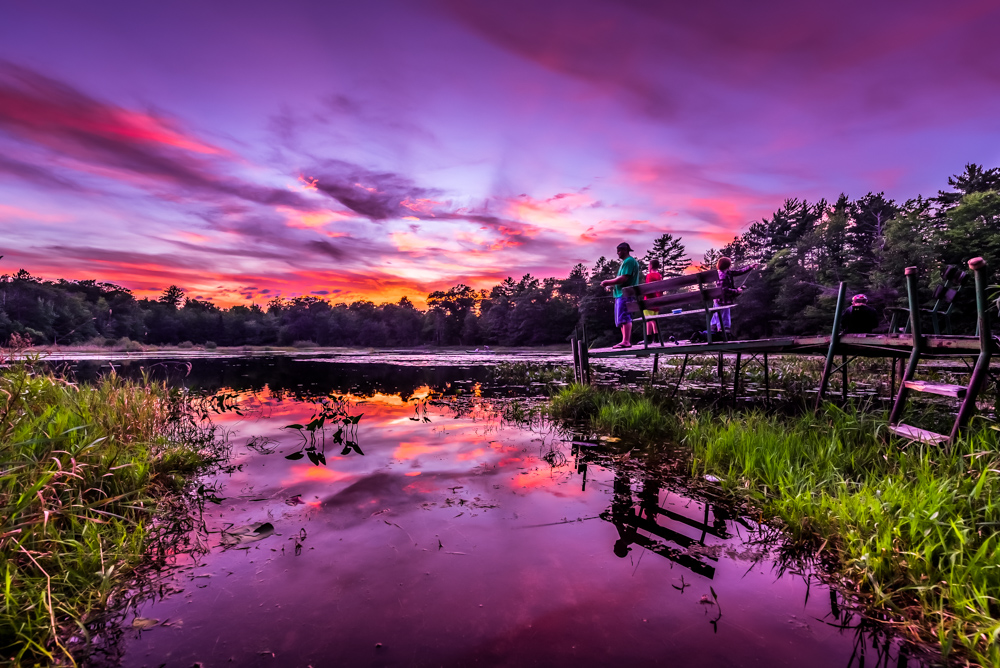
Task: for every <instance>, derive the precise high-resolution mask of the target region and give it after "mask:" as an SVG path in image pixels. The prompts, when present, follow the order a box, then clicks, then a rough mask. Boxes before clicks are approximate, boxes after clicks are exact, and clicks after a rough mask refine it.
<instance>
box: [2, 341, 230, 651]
mask: <svg viewBox="0 0 1000 668" xmlns="http://www.w3.org/2000/svg"><path fill="white" fill-rule="evenodd" d="M0 361H2V360H0ZM189 415H190V413H189V411H187V409H186V403H185V400H184V398H183V397H182V396H181V395H179V394H177V393H176V392H174V393H172V392H171V391H169V390H168V389H167V388H166V387H165V386H164V385H163V384H159V383H152V382H131V381H126V380H122V379H121V378H120V377H118V376H115V375H110V376H107V377H105V378H104V379H103V380H101V381H100V382H98V383H97V384H96V385H93V386H77V385H75V384H73V383H70V382H67V381H65V380H63V379H60V378H58V377H56V376H54V375H52V374H50V373H48V372H44V371H40V370H38V369H37V368H34V367H33V366H32V364H31V363H30V362H24V361H22V362H14V363H13V364H11V366H9V367H8V368H6V369H3V370H2V372H0V595H2V605H0V657H2V659H0V661H5V660H10V661H11V662H12V663H14V664H16V665H22V664H31V663H43V664H75V659H74V656H73V655H74V654H76V653H77V650H81V651H84V652H85V651H86V642H85V641H86V639H87V638H89V637H90V635H91V632H92V630H93V629H95V628H100V627H102V626H103V624H104V623H105V622H106V620H107V615H108V614H110V612H111V608H113V607H114V605H113V602H115V601H118V600H119V599H120V598H121V597H122V595H123V594H124V593H125V592H126V591H127V590H128V588H129V587H130V586H135V577H136V575H137V573H138V572H140V571H141V569H142V567H144V566H146V567H149V566H150V565H155V563H154V562H155V561H156V560H157V559H160V560H161V561H162V560H165V559H166V558H167V554H168V553H169V545H166V544H165V543H164V541H166V540H168V537H169V535H170V534H171V526H172V525H171V522H170V521H169V518H168V517H167V514H168V513H167V509H169V508H173V509H174V511H175V512H180V513H182V514H184V515H185V516H186V512H184V508H183V504H180V505H177V504H178V503H179V502H180V499H181V495H180V494H179V492H180V486H181V485H182V484H183V479H184V478H183V475H184V474H186V473H189V472H192V471H194V470H195V469H196V468H197V467H199V466H201V465H203V464H204V463H205V462H206V460H207V459H208V458H210V457H211V456H213V452H214V451H213V448H217V447H218V444H217V443H216V441H215V439H214V438H213V432H212V430H211V429H207V430H206V429H203V428H200V427H199V426H198V424H196V422H195V421H194V420H193V419H191V418H190V417H188V416H189ZM70 638H74V639H75V640H74V642H75V645H76V646H75V648H74V647H70V646H69V644H68V639H70Z"/></svg>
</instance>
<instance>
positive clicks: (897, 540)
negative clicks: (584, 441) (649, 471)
mask: <svg viewBox="0 0 1000 668" xmlns="http://www.w3.org/2000/svg"><path fill="white" fill-rule="evenodd" d="M551 410H552V413H553V415H554V416H557V417H563V418H569V419H575V420H586V421H589V422H590V424H591V426H592V427H593V428H595V429H597V430H599V431H602V432H606V433H611V434H613V435H615V436H620V437H624V438H626V439H636V440H637V441H639V442H645V443H648V442H650V441H651V440H652V441H655V440H657V439H659V440H661V441H663V440H670V441H674V442H680V443H684V444H686V445H688V446H689V447H690V452H691V468H692V472H693V473H694V474H695V475H703V474H705V473H712V474H714V475H715V476H718V477H720V478H721V479H722V480H723V485H724V486H725V487H727V488H728V489H729V490H730V491H731V492H732V493H733V494H736V495H740V496H743V497H749V498H750V499H751V500H752V502H753V503H754V504H755V505H756V507H758V508H759V509H760V510H761V511H762V512H763V513H764V514H765V515H766V516H775V517H777V518H780V520H781V521H783V522H784V523H785V525H786V526H787V528H788V530H789V532H790V534H791V536H792V537H793V538H794V539H796V540H800V541H806V542H812V543H813V544H815V545H816V547H817V549H818V550H822V551H823V552H824V553H825V554H827V555H831V556H833V557H834V558H835V560H836V562H837V564H838V566H839V569H840V572H841V574H842V575H843V576H844V581H845V582H847V583H850V584H849V585H848V586H850V587H852V588H853V589H854V591H855V593H856V594H857V595H858V596H859V597H860V598H861V599H862V600H863V601H865V602H867V603H870V604H871V605H873V606H875V607H876V608H881V609H885V610H888V611H891V613H892V615H893V617H894V619H896V620H897V622H898V626H899V628H900V630H901V631H902V632H903V633H905V634H908V635H909V636H911V637H913V638H919V639H922V640H924V641H929V642H934V643H937V644H938V645H939V646H940V648H941V651H942V652H943V653H944V654H945V655H948V654H951V653H952V652H954V650H956V649H958V650H960V652H959V653H960V654H961V655H963V656H965V657H969V658H971V659H972V660H973V661H975V662H978V663H981V664H982V665H987V666H996V665H1000V647H998V637H1000V602H998V598H997V596H998V594H997V592H1000V561H998V556H997V555H998V554H1000V453H998V452H997V441H998V436H1000V433H998V432H997V431H995V430H993V429H991V428H989V427H988V426H987V425H983V424H980V426H981V428H980V429H978V430H975V429H974V430H972V431H971V432H970V434H969V435H968V436H967V437H966V438H965V439H964V440H962V441H960V442H959V443H957V444H955V445H954V446H953V447H952V448H951V449H950V450H947V449H942V448H941V447H938V446H925V445H921V444H916V443H910V444H906V443H903V442H901V441H899V440H892V441H890V440H889V439H888V438H887V434H886V432H885V428H884V420H880V419H879V416H872V415H865V414H855V413H852V412H845V411H842V410H841V409H839V408H836V407H834V406H827V407H826V408H824V409H823V410H822V411H820V412H807V413H804V414H800V415H796V416H791V417H789V416H780V415H773V414H772V415H769V414H764V413H762V412H746V413H729V412H701V413H698V412H695V411H691V410H677V408H676V407H675V406H672V405H669V404H668V403H667V402H665V401H663V400H662V399H658V398H657V397H656V396H652V395H639V394H630V393H627V392H612V391H601V390H595V389H593V388H590V387H581V386H578V385H577V386H572V387H570V388H568V389H566V390H564V391H562V392H561V393H559V394H558V395H557V396H555V397H554V398H553V401H552V405H551Z"/></svg>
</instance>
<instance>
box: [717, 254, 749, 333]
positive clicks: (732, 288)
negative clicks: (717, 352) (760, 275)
mask: <svg viewBox="0 0 1000 668" xmlns="http://www.w3.org/2000/svg"><path fill="white" fill-rule="evenodd" d="M758 266H760V265H756V264H751V265H747V266H746V267H740V268H739V269H733V268H732V267H733V261H732V260H730V259H729V258H728V257H726V256H725V255H723V256H722V257H720V258H719V261H718V262H716V263H715V268H716V269H718V270H719V278H718V279H717V280H716V281H715V285H716V287H719V288H722V289H723V290H722V297H720V298H719V299H716V300H715V305H716V306H729V305H731V304H735V303H736V298H737V297H738V296H739V295H740V293H741V292H743V288H742V287H741V288H738V289H737V287H736V283H735V282H734V281H733V278H735V277H736V276H742V275H743V274H746V273H748V272H751V271H753V270H754V269H756V268H757V267H758ZM731 310H732V309H728V308H727V309H722V310H721V311H716V312H715V315H713V316H712V331H714V332H720V331H722V330H723V329H725V330H726V331H727V332H728V331H729V330H730V329H731V328H732V326H733V323H732V318H731V317H730V315H729V312H730V311H731Z"/></svg>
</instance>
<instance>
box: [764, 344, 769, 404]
mask: <svg viewBox="0 0 1000 668" xmlns="http://www.w3.org/2000/svg"><path fill="white" fill-rule="evenodd" d="M764 403H766V404H768V405H770V404H771V379H770V378H769V377H768V373H767V353H764Z"/></svg>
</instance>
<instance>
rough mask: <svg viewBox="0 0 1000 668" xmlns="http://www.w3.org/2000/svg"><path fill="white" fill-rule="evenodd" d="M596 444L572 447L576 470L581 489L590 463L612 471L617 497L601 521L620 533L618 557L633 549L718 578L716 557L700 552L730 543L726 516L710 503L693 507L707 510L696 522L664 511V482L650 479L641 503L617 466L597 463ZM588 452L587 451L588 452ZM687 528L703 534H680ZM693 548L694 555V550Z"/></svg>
mask: <svg viewBox="0 0 1000 668" xmlns="http://www.w3.org/2000/svg"><path fill="white" fill-rule="evenodd" d="M594 445H595V444H593V443H583V442H573V454H574V455H575V457H576V469H577V472H578V473H580V474H581V476H582V478H583V481H582V486H583V489H586V485H587V467H588V464H590V463H599V464H600V465H601V466H603V467H606V468H610V469H612V470H613V471H614V475H615V479H614V497H613V499H612V501H611V508H609V509H608V510H606V511H604V512H603V513H601V515H600V517H601V519H603V520H606V521H608V522H611V523H612V524H614V525H615V528H617V529H618V540H617V541H615V545H614V552H615V554H616V555H617V556H619V557H621V558H624V557H625V556H627V555H628V553H629V551H630V550H631V549H632V547H631V546H633V545H635V546H638V547H641V548H645V549H646V550H649V551H650V552H653V553H655V554H658V555H660V556H661V557H665V558H667V559H669V560H670V561H672V562H674V563H676V564H677V565H679V566H683V567H684V568H686V569H688V570H690V571H691V572H692V573H695V574H697V575H702V576H704V577H706V578H708V579H710V580H711V579H712V578H714V577H715V566H714V562H718V557H716V556H713V555H711V554H705V553H702V552H700V551H698V550H697V549H696V548H698V547H699V546H702V547H703V546H705V540H706V538H707V537H708V536H714V537H715V538H719V539H722V540H725V539H728V538H730V534H729V531H728V529H727V527H726V517H727V516H728V513H725V512H717V511H716V510H713V504H711V503H709V502H708V501H695V500H694V499H692V501H694V502H695V503H700V504H701V505H702V506H703V507H704V517H703V518H701V519H695V518H691V517H687V516H686V515H682V514H681V513H678V512H674V511H672V510H668V509H666V508H664V507H663V506H661V505H660V492H661V485H660V481H659V480H658V479H657V477H656V476H655V475H653V474H647V475H645V476H644V477H643V480H642V489H641V490H640V491H639V492H638V494H637V495H636V496H638V503H636V499H635V497H634V496H633V493H632V481H631V479H630V478H629V476H628V474H627V473H626V472H625V471H624V470H622V469H620V468H616V467H614V466H613V464H612V462H609V461H600V462H598V461H597V460H598V457H599V453H598V451H596V450H595V449H594V448H593V446H594ZM585 446H589V447H585ZM682 527H688V528H692V529H695V530H697V531H698V532H700V535H699V536H698V537H697V538H694V537H691V536H689V535H687V534H685V533H682V532H681V531H679V530H678V529H680V528H682ZM692 548H695V549H692Z"/></svg>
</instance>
